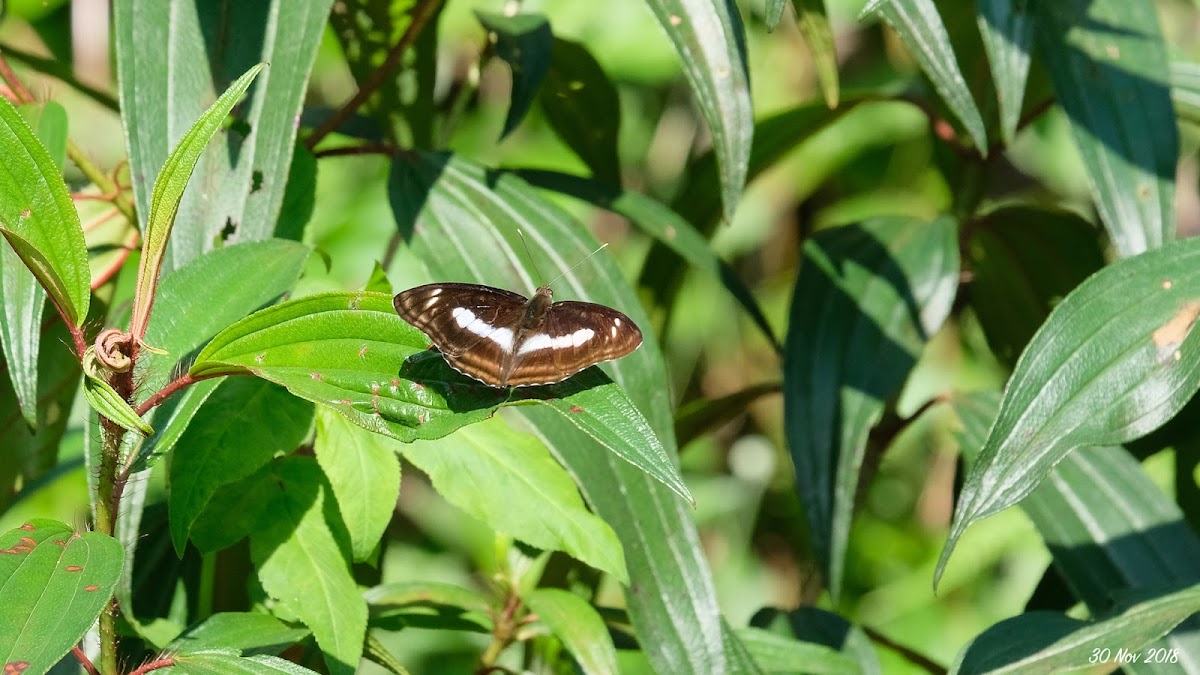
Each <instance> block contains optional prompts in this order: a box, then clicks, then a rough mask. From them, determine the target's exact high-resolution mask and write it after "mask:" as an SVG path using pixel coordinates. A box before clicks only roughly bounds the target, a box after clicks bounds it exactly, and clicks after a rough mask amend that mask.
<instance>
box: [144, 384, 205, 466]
mask: <svg viewBox="0 0 1200 675" xmlns="http://www.w3.org/2000/svg"><path fill="white" fill-rule="evenodd" d="M224 381H225V378H220V377H216V378H212V379H210V380H204V381H202V382H197V383H195V384H193V385H191V386H190V387H187V388H186V389H184V390H183V394H181V395H180V396H175V397H171V398H169V399H167V400H166V401H165V402H164V403H163V404H162V405H160V406H158V407H157V408H155V409H154V410H153V415H154V420H155V424H157V425H158V429H156V430H155V431H154V433H153V434H151V436H150V437H149V438H147V439H146V440H145V441H144V442H143V443H142V444H141V445H140V446H138V447H137V448H136V449H135V450H134V452H137V457H136V458H135V459H134V461H133V473H138V472H141V471H145V470H146V469H149V468H150V467H151V466H152V465H153V464H154V462H155V461H157V460H158V458H159V457H162V456H163V455H166V454H167V453H168V452H170V451H171V448H173V447H175V444H176V443H178V442H179V438H180V437H181V436H182V435H183V432H184V431H186V430H187V428H188V425H189V424H191V423H192V418H193V417H195V416H196V412H197V411H198V410H200V406H202V405H204V402H205V401H207V400H208V397H209V395H211V394H212V393H213V391H214V390H216V388H217V385H219V384H221V383H222V382H224Z"/></svg>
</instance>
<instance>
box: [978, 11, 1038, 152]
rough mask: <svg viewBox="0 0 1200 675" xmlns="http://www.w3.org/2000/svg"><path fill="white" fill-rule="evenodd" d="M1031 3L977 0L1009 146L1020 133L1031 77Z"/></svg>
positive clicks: (982, 32)
mask: <svg viewBox="0 0 1200 675" xmlns="http://www.w3.org/2000/svg"><path fill="white" fill-rule="evenodd" d="M1028 4H1029V0H977V7H978V23H979V33H980V35H981V36H982V37H983V47H984V49H985V50H986V51H987V57H988V59H987V60H988V65H989V66H990V67H991V71H992V83H993V84H994V86H995V87H996V102H997V104H999V106H1000V137H1001V138H1002V139H1003V140H1004V144H1005V145H1011V144H1012V142H1013V138H1014V137H1015V136H1016V134H1017V125H1018V124H1019V123H1020V121H1021V106H1022V104H1023V102H1024V100H1025V83H1026V82H1027V81H1028V79H1029V62H1030V58H1031V55H1032V52H1033V26H1034V24H1033V17H1031V16H1030V14H1029V7H1028V6H1027V5H1028Z"/></svg>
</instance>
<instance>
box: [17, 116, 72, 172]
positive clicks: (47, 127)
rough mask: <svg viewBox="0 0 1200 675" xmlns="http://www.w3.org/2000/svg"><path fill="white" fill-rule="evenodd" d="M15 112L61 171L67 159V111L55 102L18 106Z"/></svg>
mask: <svg viewBox="0 0 1200 675" xmlns="http://www.w3.org/2000/svg"><path fill="white" fill-rule="evenodd" d="M17 111H18V112H20V113H21V117H24V118H25V122H26V123H28V124H29V128H30V129H33V133H34V134H36V135H37V137H38V140H39V141H41V142H42V145H43V146H44V147H45V148H46V152H47V153H49V155H50V159H52V160H54V164H55V165H56V166H58V167H59V168H60V169H61V168H62V165H63V162H65V161H66V159H67V109H66V108H64V107H62V104H61V103H58V102H56V101H46V102H45V103H30V104H26V105H22V106H19V107H18V108H17Z"/></svg>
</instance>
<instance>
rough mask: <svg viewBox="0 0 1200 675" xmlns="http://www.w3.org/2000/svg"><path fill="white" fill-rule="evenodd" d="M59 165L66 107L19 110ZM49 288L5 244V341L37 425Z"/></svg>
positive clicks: (1, 335)
mask: <svg viewBox="0 0 1200 675" xmlns="http://www.w3.org/2000/svg"><path fill="white" fill-rule="evenodd" d="M17 110H18V111H19V112H20V113H21V116H22V117H24V118H25V121H26V122H28V123H29V126H30V127H31V128H32V129H33V130H34V133H35V134H36V135H37V138H38V140H39V141H41V142H42V145H43V146H45V147H46V149H47V151H48V152H49V154H50V157H51V159H53V160H54V163H55V164H56V165H57V166H59V167H60V168H61V167H62V165H63V160H64V158H65V156H66V152H67V111H66V110H65V109H64V108H63V107H62V106H61V105H59V104H58V103H55V102H53V101H48V102H46V103H44V104H40V105H34V104H30V105H23V106H21V107H20V108H18V109H17ZM45 304H46V290H45V289H44V288H42V286H41V285H40V284H39V283H38V281H37V278H36V277H34V276H33V272H31V271H30V270H29V268H27V267H26V266H25V263H24V262H22V261H21V257H20V256H19V255H17V252H16V251H15V250H14V249H13V247H11V246H0V305H2V306H0V345H2V346H3V349H4V362H5V363H6V364H7V366H8V376H9V377H10V378H11V379H12V384H13V390H14V391H15V392H16V394H17V403H18V404H20V407H21V416H22V417H24V418H25V423H26V424H28V425H29V427H30V428H36V427H37V397H38V383H37V371H38V350H39V346H40V344H41V338H42V330H41V328H42V309H43V308H44V307H45Z"/></svg>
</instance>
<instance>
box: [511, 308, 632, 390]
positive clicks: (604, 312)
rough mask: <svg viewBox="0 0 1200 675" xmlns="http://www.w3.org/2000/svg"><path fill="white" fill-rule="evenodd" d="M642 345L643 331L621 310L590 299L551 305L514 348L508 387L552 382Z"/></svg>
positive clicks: (623, 354)
mask: <svg viewBox="0 0 1200 675" xmlns="http://www.w3.org/2000/svg"><path fill="white" fill-rule="evenodd" d="M641 344H642V332H641V331H640V330H639V329H638V327H637V326H636V325H635V324H634V323H633V321H631V320H630V319H629V317H627V316H625V315H624V314H622V313H621V312H618V311H617V310H615V309H612V308H609V307H605V306H604V305H597V304H594V303H591V302H576V301H570V300H568V301H564V302H556V303H554V304H553V305H551V306H550V310H549V311H548V312H547V313H546V318H545V321H544V323H543V324H542V327H541V330H540V331H539V332H537V333H535V334H533V335H530V336H527V337H526V338H525V339H524V340H522V341H521V344H520V345H519V346H518V347H517V353H516V355H515V356H516V359H517V360H516V362H515V363H514V365H513V367H512V369H511V372H510V373H509V374H508V377H507V382H508V384H509V385H510V386H523V385H533V384H551V383H554V382H559V381H561V380H564V379H566V378H568V377H570V376H572V375H574V374H575V373H578V372H579V371H581V370H583V369H584V368H587V367H589V366H593V365H595V364H597V363H600V362H602V361H608V360H611V359H615V358H620V357H622V356H625V355H626V354H628V353H630V352H632V351H633V350H635V349H637V348H638V346H639V345H641Z"/></svg>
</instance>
